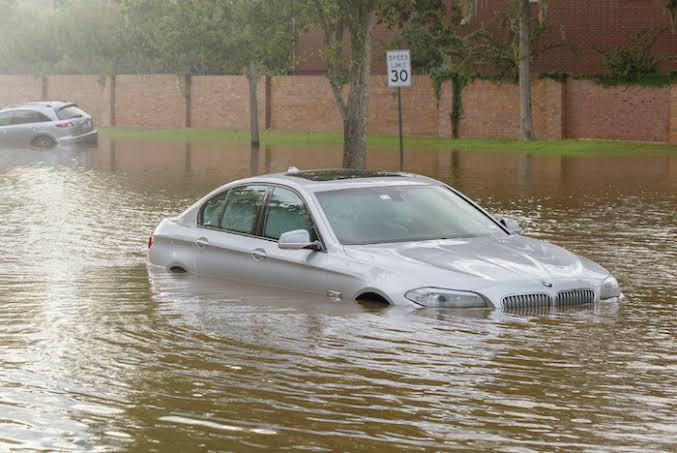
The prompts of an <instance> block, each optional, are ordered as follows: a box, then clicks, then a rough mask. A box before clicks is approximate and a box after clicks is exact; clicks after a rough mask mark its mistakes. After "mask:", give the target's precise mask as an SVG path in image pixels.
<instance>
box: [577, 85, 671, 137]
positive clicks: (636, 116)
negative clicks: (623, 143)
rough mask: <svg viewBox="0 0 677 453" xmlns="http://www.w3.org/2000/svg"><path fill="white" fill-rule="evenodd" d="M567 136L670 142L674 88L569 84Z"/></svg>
mask: <svg viewBox="0 0 677 453" xmlns="http://www.w3.org/2000/svg"><path fill="white" fill-rule="evenodd" d="M565 112H566V136H567V137H569V138H597V139H612V140H639V141H649V142H666V141H668V129H669V119H668V118H669V115H670V113H669V112H670V87H663V88H653V87H640V86H623V87H609V88H605V87H601V86H599V85H598V84H597V83H595V82H593V81H590V80H573V79H569V80H568V81H567V84H566V106H565Z"/></svg>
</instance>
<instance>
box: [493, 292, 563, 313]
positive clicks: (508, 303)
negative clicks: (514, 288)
mask: <svg viewBox="0 0 677 453" xmlns="http://www.w3.org/2000/svg"><path fill="white" fill-rule="evenodd" d="M551 302H552V299H551V298H550V296H548V295H547V294H542V293H536V294H517V295H515V296H507V297H504V298H503V308H506V309H511V308H531V307H543V306H548V305H550V304H551Z"/></svg>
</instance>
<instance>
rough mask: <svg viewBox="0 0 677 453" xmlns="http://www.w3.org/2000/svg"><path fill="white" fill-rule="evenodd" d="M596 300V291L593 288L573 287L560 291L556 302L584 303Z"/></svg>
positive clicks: (565, 303)
mask: <svg viewBox="0 0 677 453" xmlns="http://www.w3.org/2000/svg"><path fill="white" fill-rule="evenodd" d="M593 302H595V292H594V291H593V290H591V289H571V290H567V291H560V292H559V293H558V294H557V299H556V300H555V303H556V304H557V305H582V304H591V303H593Z"/></svg>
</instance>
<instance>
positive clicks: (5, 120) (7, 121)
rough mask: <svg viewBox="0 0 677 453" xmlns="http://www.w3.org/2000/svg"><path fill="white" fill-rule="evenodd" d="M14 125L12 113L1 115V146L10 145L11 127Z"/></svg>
mask: <svg viewBox="0 0 677 453" xmlns="http://www.w3.org/2000/svg"><path fill="white" fill-rule="evenodd" d="M11 124H12V112H2V113H0V145H3V146H6V145H9V144H10V143H9V126H10V125H11Z"/></svg>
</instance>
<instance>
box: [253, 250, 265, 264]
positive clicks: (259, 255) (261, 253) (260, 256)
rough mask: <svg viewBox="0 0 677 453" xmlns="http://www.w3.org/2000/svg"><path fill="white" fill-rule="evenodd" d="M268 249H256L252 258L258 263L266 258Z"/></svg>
mask: <svg viewBox="0 0 677 453" xmlns="http://www.w3.org/2000/svg"><path fill="white" fill-rule="evenodd" d="M266 256H267V255H266V251H265V250H263V249H256V250H254V251H253V252H252V259H253V260H254V261H256V262H257V263H258V262H260V261H263V260H265V259H266Z"/></svg>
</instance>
